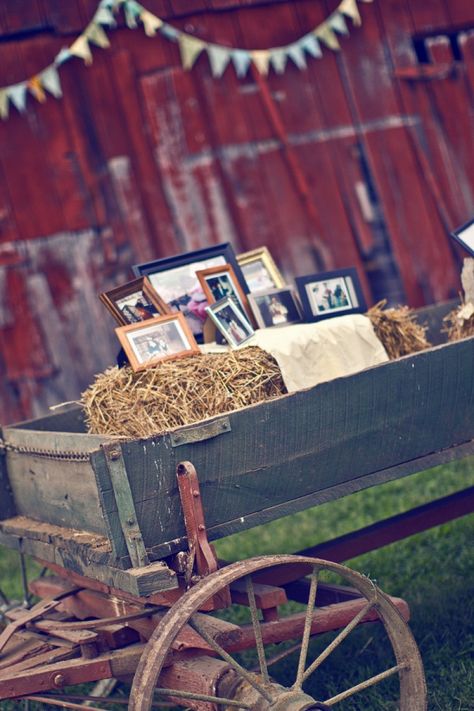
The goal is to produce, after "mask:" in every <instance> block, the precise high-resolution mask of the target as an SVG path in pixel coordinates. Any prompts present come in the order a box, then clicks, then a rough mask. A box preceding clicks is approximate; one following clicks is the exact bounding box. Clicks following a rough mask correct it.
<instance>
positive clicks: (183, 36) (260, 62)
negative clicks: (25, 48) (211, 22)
mask: <svg viewBox="0 0 474 711" xmlns="http://www.w3.org/2000/svg"><path fill="white" fill-rule="evenodd" d="M371 2H373V0H342V1H341V2H340V3H339V5H338V6H337V8H336V9H335V10H334V12H333V13H332V14H331V15H329V17H327V18H326V20H324V22H322V23H320V24H319V25H317V26H316V27H314V28H313V29H312V30H311V31H310V32H308V33H306V34H305V35H304V36H303V37H300V38H299V39H298V40H296V41H295V42H292V43H291V44H288V45H285V46H282V47H270V48H268V49H243V48H237V47H227V46H225V45H221V44H217V43H215V42H206V41H205V40H202V39H200V38H199V37H195V36H194V35H190V34H189V33H188V32H183V31H182V30H178V29H177V28H176V27H173V25H170V24H168V23H167V22H165V21H164V20H162V19H161V18H160V17H158V16H157V15H154V14H153V13H152V12H150V11H149V10H146V9H145V8H144V7H143V6H142V5H141V4H140V3H139V2H137V1H136V0H100V2H99V4H98V7H97V9H96V11H95V13H94V16H93V18H92V20H91V21H90V22H89V24H88V25H87V27H86V28H85V30H84V31H83V32H82V34H80V35H79V36H78V37H77V38H76V39H75V40H74V42H73V43H72V44H71V45H70V46H69V47H63V48H62V49H61V50H60V51H59V52H58V54H57V55H56V57H55V58H54V60H53V62H52V64H50V65H49V66H47V67H46V68H45V69H43V70H42V71H40V72H38V74H35V75H34V76H32V77H29V78H28V79H25V80H24V81H21V82H18V83H17V84H12V85H10V86H4V87H0V119H2V120H6V119H7V118H8V117H9V115H10V107H12V106H13V107H15V108H16V109H17V111H19V112H20V113H23V112H24V111H25V110H26V107H27V97H28V95H31V96H32V97H33V98H34V99H36V101H37V102H39V103H44V102H45V101H46V98H47V95H48V94H49V95H51V96H53V97H54V98H56V99H59V98H61V96H62V95H63V94H62V88H61V81H60V76H59V72H58V69H59V68H60V67H61V66H62V65H63V64H64V63H65V62H68V61H70V60H71V59H73V58H74V57H76V58H79V59H82V60H83V61H84V63H85V64H86V65H90V64H92V62H93V55H92V47H99V48H100V49H104V50H105V49H108V47H110V40H109V38H108V36H107V31H109V30H113V29H115V28H116V27H117V20H116V15H117V13H119V12H120V10H122V11H123V16H124V19H125V23H126V25H127V27H128V28H129V29H132V30H135V29H137V28H140V27H141V28H142V29H143V31H144V32H145V35H146V36H147V37H155V36H156V35H157V33H159V34H160V35H161V36H162V37H164V38H166V39H167V40H169V41H171V42H176V43H177V44H178V47H179V55H180V58H181V64H182V66H183V68H184V69H186V70H190V69H192V68H193V66H194V64H195V63H196V61H197V60H198V59H199V57H200V56H201V55H202V54H206V55H207V58H208V61H209V66H210V69H211V74H212V76H213V77H216V78H219V77H221V76H222V75H223V74H224V72H225V71H226V70H227V68H228V67H229V65H232V66H233V68H234V70H235V73H236V74H237V76H238V77H240V78H242V77H244V76H245V75H246V74H247V72H248V71H249V69H250V67H251V66H253V67H254V68H255V70H256V71H258V72H259V73H260V74H262V75H267V74H268V73H269V71H270V70H273V71H274V72H275V73H276V74H283V72H285V71H286V69H287V67H288V65H289V64H292V65H293V66H295V67H297V68H298V69H299V70H304V69H306V68H307V58H308V57H312V58H313V59H321V57H322V56H323V49H330V50H332V51H334V52H338V51H339V50H340V49H341V44H340V41H339V40H340V38H341V37H344V36H345V37H347V36H348V35H349V27H348V24H347V22H348V20H351V21H352V24H353V25H354V27H360V25H361V24H362V18H361V14H360V11H359V7H358V3H371Z"/></svg>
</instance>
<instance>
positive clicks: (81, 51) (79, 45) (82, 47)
mask: <svg viewBox="0 0 474 711" xmlns="http://www.w3.org/2000/svg"><path fill="white" fill-rule="evenodd" d="M69 51H70V53H71V54H73V55H74V56H75V57H80V58H81V59H83V60H84V62H85V63H86V64H92V54H91V50H90V47H89V41H88V39H87V37H86V36H85V35H79V37H78V38H77V40H76V41H75V42H73V43H72V45H71V46H70V47H69Z"/></svg>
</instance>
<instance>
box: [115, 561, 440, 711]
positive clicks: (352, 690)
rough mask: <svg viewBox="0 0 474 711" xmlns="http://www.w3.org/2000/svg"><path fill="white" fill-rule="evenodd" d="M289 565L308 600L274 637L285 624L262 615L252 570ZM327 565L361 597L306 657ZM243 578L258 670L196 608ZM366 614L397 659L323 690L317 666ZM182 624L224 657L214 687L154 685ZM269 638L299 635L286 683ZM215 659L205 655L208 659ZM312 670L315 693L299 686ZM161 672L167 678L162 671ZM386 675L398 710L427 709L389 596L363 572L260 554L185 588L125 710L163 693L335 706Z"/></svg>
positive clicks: (408, 637)
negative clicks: (275, 675)
mask: <svg viewBox="0 0 474 711" xmlns="http://www.w3.org/2000/svg"><path fill="white" fill-rule="evenodd" d="M290 567H291V571H290V576H287V577H286V579H293V580H294V579H296V578H297V577H298V575H295V574H294V571H295V570H299V572H300V577H303V576H305V575H308V574H309V575H310V583H309V586H308V587H309V593H308V602H307V605H306V609H305V611H304V612H303V613H301V614H299V615H298V614H296V615H294V614H292V615H290V616H289V617H287V618H286V622H288V621H290V625H289V626H290V628H291V626H292V625H293V628H292V629H291V631H290V632H289V633H288V630H287V633H286V634H282V635H281V636H280V637H278V630H279V629H280V628H281V629H283V627H284V626H285V625H284V624H283V620H284V619H285V618H279V619H277V620H273V621H271V622H265V621H263V622H262V621H260V620H259V618H258V609H257V605H256V601H255V587H254V580H255V578H256V577H257V575H260V576H261V575H262V571H265V570H268V569H269V568H272V569H275V570H276V571H277V574H278V575H279V578H280V579H281V578H282V574H283V577H285V568H290ZM325 571H327V572H328V573H330V574H336V575H337V576H339V577H340V578H342V579H343V580H344V581H345V582H346V583H348V584H349V585H350V586H351V587H353V588H355V589H356V590H357V591H358V592H359V593H360V595H361V597H362V602H361V604H360V605H359V611H358V612H357V614H355V615H354V616H353V617H352V619H350V620H349V621H348V622H347V623H346V624H345V626H344V627H343V628H342V630H341V631H340V632H339V633H338V634H337V636H336V637H335V638H334V639H332V641H331V642H330V643H329V645H328V646H326V648H325V649H323V650H322V651H321V652H319V653H318V655H317V657H316V658H315V659H312V660H309V659H308V651H309V641H310V638H311V636H312V635H314V634H315V632H316V631H317V629H315V627H316V628H317V619H318V618H317V614H316V613H317V607H315V602H316V595H317V589H318V581H319V579H320V577H321V574H322V573H324V572H325ZM242 579H244V580H245V584H246V592H247V596H248V606H249V609H250V616H251V621H252V625H251V632H252V642H253V645H252V646H253V647H255V648H256V650H257V655H258V667H259V669H258V672H257V671H255V670H251V669H250V670H249V669H247V668H245V666H244V665H243V663H241V662H240V661H238V660H237V659H236V657H235V654H233V650H232V646H230V648H229V647H228V648H227V649H226V648H224V646H225V645H224V646H221V645H219V644H218V643H216V641H215V639H213V638H212V636H211V635H209V633H208V631H207V630H206V626H205V625H203V623H202V615H200V614H196V613H198V610H199V609H200V608H202V606H203V605H204V604H205V603H206V601H208V600H209V599H210V598H212V597H213V596H215V595H217V594H218V593H219V592H221V591H222V590H224V589H225V588H226V587H227V586H229V585H231V584H235V583H236V582H237V581H239V580H242ZM364 599H365V600H364ZM368 619H378V620H380V622H381V623H382V624H383V627H384V628H385V631H386V633H387V636H388V639H389V641H390V644H391V648H392V651H393V654H394V658H395V664H393V666H391V667H390V668H388V669H385V670H382V671H381V672H380V673H378V674H376V675H375V676H372V677H370V678H367V679H362V680H361V681H360V682H358V683H356V684H354V685H352V686H350V687H349V688H347V689H342V690H341V691H339V692H338V693H336V694H330V695H328V694H327V693H326V692H325V691H324V688H325V687H324V675H323V673H322V671H321V669H320V666H321V665H322V663H323V662H324V661H325V660H326V659H327V658H328V657H329V655H330V654H331V653H332V652H333V651H334V650H335V649H336V648H337V647H338V646H339V645H340V644H341V642H343V640H344V639H345V638H346V637H348V636H349V634H350V633H351V632H352V630H354V628H355V627H356V626H357V624H358V623H359V622H361V621H366V620H368ZM185 625H189V626H190V627H191V628H192V629H193V630H194V631H195V632H197V633H198V634H199V635H200V636H201V637H203V638H204V640H205V641H206V643H208V644H209V646H210V647H211V648H212V650H213V653H214V655H217V656H218V658H220V659H221V660H223V662H225V665H223V668H225V673H224V672H223V674H222V677H221V678H220V679H219V680H218V682H217V683H215V684H214V693H210V694H199V693H193V692H192V691H189V690H186V689H185V688H179V686H180V684H179V682H177V683H176V684H175V686H174V687H173V688H162V689H159V688H157V683H158V681H159V679H160V675H161V674H162V670H163V669H164V667H165V666H166V665H169V661H168V662H166V660H167V657H168V655H169V654H170V652H171V650H172V644H173V642H174V640H175V639H176V637H177V635H178V633H179V632H180V631H181V630H182V629H183V628H184V627H185ZM286 628H288V625H286ZM272 629H273V631H272ZM275 629H276V630H277V632H276V637H275ZM269 639H271V640H272V641H273V642H275V641H282V640H288V639H293V640H294V639H298V641H299V644H298V645H297V647H298V650H299V660H298V666H297V672H296V675H295V679H294V681H293V683H292V684H291V685H290V686H288V685H287V684H286V685H281V684H278V683H277V682H276V681H274V680H273V679H272V677H271V676H270V672H269V666H270V665H271V664H272V660H268V659H267V658H266V653H265V645H266V644H267V643H268V640H269ZM293 649H294V647H293ZM280 656H281V655H280ZM168 659H169V657H168ZM209 659H210V658H209ZM212 661H213V660H212V659H210V662H212ZM315 674H318V686H317V689H318V698H317V699H316V698H314V696H311V695H309V694H307V693H305V691H304V690H303V686H304V685H305V683H306V682H307V681H308V680H309V678H310V677H312V676H313V675H315ZM163 676H166V670H165V674H164V675H163ZM163 676H162V677H161V678H162V679H163ZM178 676H179V675H178ZM389 677H395V678H396V677H398V690H397V692H396V693H397V695H398V699H397V701H398V706H397V707H398V708H399V709H400V711H426V708H427V702H426V685H425V680H424V674H423V666H422V662H421V658H420V655H419V652H418V648H417V646H416V643H415V641H414V638H413V636H412V634H411V632H410V630H409V628H408V626H407V624H406V622H405V621H404V619H403V618H402V616H401V614H400V613H399V611H398V610H397V608H396V607H395V606H394V605H393V603H392V602H391V601H390V599H389V598H388V596H387V595H385V594H384V593H383V592H382V591H381V590H380V589H379V588H378V587H377V586H376V585H375V584H374V583H373V582H372V581H371V580H369V579H368V578H366V577H365V576H363V575H361V574H360V573H357V572H355V571H353V570H350V569H349V568H346V567H345V566H342V565H339V564H337V563H331V562H328V561H324V560H319V559H317V558H306V557H302V556H293V555H280V556H265V557H260V558H253V559H250V560H246V561H242V562H238V563H233V564H231V565H229V566H227V567H225V568H223V569H221V570H218V571H216V572H215V573H212V574H211V575H209V576H208V577H206V578H204V579H203V580H201V581H200V582H199V583H198V584H197V585H196V586H195V587H193V588H191V589H190V590H188V591H187V592H186V593H185V594H184V595H183V597H182V598H181V599H180V600H179V601H178V602H177V603H176V604H175V605H174V606H173V607H172V608H171V609H170V610H169V612H168V613H167V614H166V615H165V617H164V618H163V619H162V621H161V622H160V623H159V625H158V626H157V627H156V629H155V631H154V633H153V635H152V637H151V638H150V640H149V642H148V644H147V647H146V648H145V651H144V653H143V656H142V657H141V660H140V663H139V665H138V668H137V671H136V674H135V677H134V682H133V686H132V691H131V695H130V703H129V711H149V709H150V708H151V706H152V703H153V702H155V703H156V699H157V695H158V697H159V698H162V699H172V700H173V701H174V702H175V703H176V704H177V705H181V706H187V707H190V708H193V709H206V711H207V710H210V709H216V710H217V709H219V710H224V709H225V711H231V709H235V708H239V709H251V710H252V711H267V710H268V711H309V710H310V709H313V710H316V709H329V708H332V707H333V706H335V707H337V706H338V704H340V703H341V702H343V701H344V700H345V699H348V698H350V697H352V696H354V695H356V694H361V697H360V698H361V699H362V698H363V693H364V691H365V690H366V689H368V688H369V687H372V686H374V685H377V684H380V683H382V682H383V681H384V680H385V679H388V678H389ZM319 678H320V680H319ZM360 708H362V707H360Z"/></svg>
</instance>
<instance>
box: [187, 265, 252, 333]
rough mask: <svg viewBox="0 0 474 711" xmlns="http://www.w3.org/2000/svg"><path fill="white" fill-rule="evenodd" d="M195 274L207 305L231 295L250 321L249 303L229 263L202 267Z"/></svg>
mask: <svg viewBox="0 0 474 711" xmlns="http://www.w3.org/2000/svg"><path fill="white" fill-rule="evenodd" d="M196 276H197V278H198V280H199V283H200V284H201V287H202V290H203V292H204V294H205V295H206V299H207V302H208V304H209V305H211V304H215V303H216V301H220V300H221V299H223V298H225V297H226V296H232V297H233V298H234V299H235V301H236V303H237V306H238V307H239V308H240V310H241V311H242V312H243V313H244V315H245V316H246V317H247V319H248V320H249V321H252V319H253V314H252V310H251V308H250V304H249V302H248V299H247V296H246V295H245V293H244V291H243V289H242V287H241V286H240V284H239V281H238V279H237V277H236V275H235V271H234V268H233V266H232V265H231V264H225V265H224V266H223V267H219V266H218V267H210V268H209V269H203V270H201V271H198V272H196Z"/></svg>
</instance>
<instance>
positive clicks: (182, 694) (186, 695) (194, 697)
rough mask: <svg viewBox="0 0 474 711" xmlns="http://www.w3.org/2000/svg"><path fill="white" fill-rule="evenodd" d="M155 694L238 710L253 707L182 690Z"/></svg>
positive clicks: (160, 691) (170, 690)
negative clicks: (206, 702)
mask: <svg viewBox="0 0 474 711" xmlns="http://www.w3.org/2000/svg"><path fill="white" fill-rule="evenodd" d="M155 694H158V695H159V696H174V697H175V698H177V699H189V700H190V701H209V702H210V703H217V704H222V705H224V704H225V705H226V706H234V707H235V708H238V709H251V708H252V707H251V706H248V704H244V703H243V702H242V701H235V700H234V699H225V698H223V697H222V698H221V697H218V696H208V695H207V694H195V693H194V692H192V691H182V690H181V689H155Z"/></svg>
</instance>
